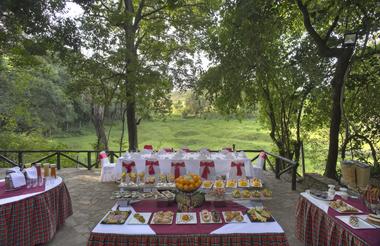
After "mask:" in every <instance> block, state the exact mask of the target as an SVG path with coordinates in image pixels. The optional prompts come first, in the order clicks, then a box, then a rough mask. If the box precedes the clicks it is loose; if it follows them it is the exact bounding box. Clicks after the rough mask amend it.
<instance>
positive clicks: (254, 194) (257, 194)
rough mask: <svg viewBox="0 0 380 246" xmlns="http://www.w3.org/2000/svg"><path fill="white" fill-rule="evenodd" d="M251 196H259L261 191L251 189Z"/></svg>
mask: <svg viewBox="0 0 380 246" xmlns="http://www.w3.org/2000/svg"><path fill="white" fill-rule="evenodd" d="M252 197H254V198H260V197H261V192H260V191H257V190H255V191H252Z"/></svg>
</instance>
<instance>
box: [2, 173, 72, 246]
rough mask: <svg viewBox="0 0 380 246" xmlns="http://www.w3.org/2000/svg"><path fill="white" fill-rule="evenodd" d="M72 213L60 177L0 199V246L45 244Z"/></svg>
mask: <svg viewBox="0 0 380 246" xmlns="http://www.w3.org/2000/svg"><path fill="white" fill-rule="evenodd" d="M72 213H73V212H72V205H71V198H70V194H69V192H68V190H67V188H66V185H65V183H64V182H63V181H62V178H60V177H57V179H51V180H48V181H47V182H46V186H45V190H44V191H40V192H37V193H32V194H24V195H19V196H14V197H9V198H4V199H0V245H4V246H5V245H37V244H44V243H47V242H48V241H49V240H51V239H52V238H53V236H54V234H55V232H56V231H57V229H58V228H59V227H60V226H62V225H63V223H64V222H65V219H66V218H67V217H69V216H70V215H72Z"/></svg>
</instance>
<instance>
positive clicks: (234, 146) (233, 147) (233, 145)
mask: <svg viewBox="0 0 380 246" xmlns="http://www.w3.org/2000/svg"><path fill="white" fill-rule="evenodd" d="M235 149H236V145H235V144H232V150H233V151H234V152H235Z"/></svg>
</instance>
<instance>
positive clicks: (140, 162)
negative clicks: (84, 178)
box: [115, 152, 256, 179]
mask: <svg viewBox="0 0 380 246" xmlns="http://www.w3.org/2000/svg"><path fill="white" fill-rule="evenodd" d="M150 158H152V155H150V154H144V155H140V156H138V157H129V158H125V157H120V158H119V159H118V160H117V164H116V167H115V178H116V179H120V177H121V174H122V162H123V161H134V162H135V164H136V171H137V172H144V171H145V161H146V160H147V159H150ZM155 159H157V160H158V161H159V165H160V170H161V173H164V174H169V173H170V171H171V163H172V161H184V162H185V166H186V171H187V173H196V174H199V169H200V162H201V161H202V160H213V161H214V163H215V171H216V175H228V174H229V172H230V168H231V162H232V161H235V160H242V161H244V167H245V173H246V175H247V177H252V176H253V174H254V173H256V172H255V171H254V168H255V167H254V166H252V165H251V160H250V159H249V158H239V157H237V158H236V157H235V156H232V158H230V159H227V158H226V156H225V155H224V154H222V153H211V156H209V157H208V158H201V156H200V154H199V153H197V152H196V153H185V154H184V155H183V156H182V157H181V158H176V156H175V154H174V153H165V154H161V155H157V156H156V157H155Z"/></svg>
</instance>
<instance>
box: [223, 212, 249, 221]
mask: <svg viewBox="0 0 380 246" xmlns="http://www.w3.org/2000/svg"><path fill="white" fill-rule="evenodd" d="M223 217H224V221H225V222H226V223H246V222H247V221H246V220H245V218H244V215H243V213H242V212H241V211H223Z"/></svg>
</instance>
